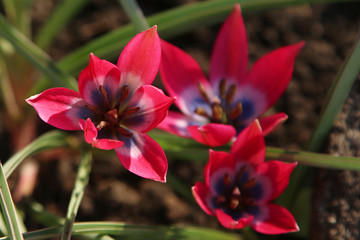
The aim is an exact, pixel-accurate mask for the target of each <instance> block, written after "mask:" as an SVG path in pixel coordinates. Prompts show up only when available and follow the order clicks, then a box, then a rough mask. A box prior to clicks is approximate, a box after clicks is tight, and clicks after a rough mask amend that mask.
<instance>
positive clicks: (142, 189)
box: [22, 0, 360, 239]
mask: <svg viewBox="0 0 360 240" xmlns="http://www.w3.org/2000/svg"><path fill="white" fill-rule="evenodd" d="M55 2H58V1H47V0H38V1H35V7H34V12H33V19H34V22H33V25H34V31H35V32H36V30H37V27H38V26H39V24H41V23H42V22H44V21H45V19H46V17H47V16H48V15H49V14H50V12H51V9H53V6H54V3H55ZM186 2H190V1H180V0H179V1H160V0H157V1H151V3H149V1H139V4H140V6H141V7H142V8H143V10H144V13H145V14H146V15H150V14H153V13H155V12H158V11H161V10H164V9H168V8H171V7H175V6H177V5H180V4H185V3H186ZM359 9H360V4H359V2H353V3H337V4H316V5H300V6H296V7H288V8H284V9H276V10H269V11H263V12H257V13H251V14H245V15H244V21H245V25H246V28H247V33H248V38H249V53H250V60H251V62H254V61H255V60H256V59H258V58H259V57H261V56H262V55H264V54H265V53H268V52H269V51H271V50H274V49H276V48H278V47H281V46H284V45H288V44H292V43H296V42H299V41H301V40H305V41H306V45H305V47H304V49H303V50H302V51H301V52H300V54H299V56H298V58H297V61H296V64H295V69H294V74H293V80H292V81H291V83H290V85H289V87H288V89H287V90H286V92H285V93H284V95H283V96H282V97H281V99H280V100H279V102H278V103H277V104H276V105H275V107H274V108H273V109H272V110H271V111H273V112H280V111H283V112H285V113H287V114H288V115H289V120H288V121H287V122H286V123H285V124H284V126H283V127H282V128H280V129H278V130H277V131H276V132H274V133H273V134H271V135H270V136H269V137H268V138H267V140H266V141H267V144H268V145H269V146H279V147H283V148H286V149H289V150H299V149H302V148H303V147H304V146H305V145H306V143H307V142H308V141H309V139H310V136H311V133H312V131H313V129H314V128H315V126H316V122H317V120H318V117H319V113H320V111H321V107H322V105H323V103H324V100H325V97H326V94H327V91H328V90H329V88H330V85H331V82H332V81H333V80H334V78H335V77H336V74H337V72H338V71H339V69H340V67H341V64H342V62H343V61H344V59H345V58H346V56H347V54H348V52H349V50H350V49H351V47H352V45H353V44H354V42H355V39H356V37H357V34H358V33H359V29H360V15H359ZM127 22H128V20H127V17H126V15H125V14H124V12H123V11H122V10H121V8H120V7H119V5H118V3H117V2H116V1H105V0H104V1H101V0H92V1H91V2H90V4H89V5H88V6H87V7H86V8H85V9H84V10H83V11H82V12H81V13H80V14H79V16H78V17H76V18H75V19H74V20H73V22H72V24H70V25H69V26H68V27H66V29H64V30H63V31H62V32H61V33H60V34H59V36H58V37H57V39H56V42H55V43H54V44H53V45H52V46H51V48H50V49H49V51H48V52H49V53H50V55H51V56H52V57H53V58H54V59H56V60H58V59H61V57H63V56H64V55H66V54H67V53H69V52H70V51H71V50H73V49H76V48H77V47H80V46H81V45H83V44H84V43H86V42H88V41H89V40H91V39H92V38H94V37H97V36H100V35H101V34H104V33H106V32H108V31H111V30H112V29H115V28H117V27H120V26H122V25H124V24H126V23H127ZM219 27H220V24H217V25H214V26H211V27H202V28H199V29H196V30H194V31H193V32H190V33H187V34H184V35H181V36H179V37H176V38H172V39H169V41H170V42H172V43H174V44H176V45H177V46H179V47H180V48H182V49H184V50H185V51H187V52H188V53H190V54H191V55H192V56H193V57H194V58H195V59H196V60H197V61H198V62H199V63H200V65H201V67H202V68H203V69H204V71H205V72H206V73H207V71H208V69H209V57H210V54H211V49H212V46H213V43H214V38H215V36H216V34H217V31H218V29H219ZM109 60H112V61H115V59H109ZM156 84H158V85H159V86H161V85H160V84H161V82H160V80H159V79H157V81H156ZM40 124H41V125H40V126H41V127H42V129H46V130H47V129H51V128H50V127H48V126H46V125H45V124H42V123H40ZM95 153H96V154H95V155H94V161H93V165H92V166H93V168H92V172H91V177H90V182H89V185H88V187H87V189H86V192H85V196H84V199H83V201H82V203H81V206H80V210H79V213H78V217H77V221H92V220H94V221H95V220H96V221H102V220H115V221H124V222H126V223H133V224H154V225H172V224H186V225H194V226H203V227H209V228H219V229H223V228H221V226H220V225H219V224H218V223H217V221H216V219H214V218H213V217H210V216H207V215H206V214H205V213H204V212H202V211H201V209H200V208H199V207H198V206H197V205H196V204H194V202H193V201H192V200H188V199H187V198H186V197H184V196H182V195H180V194H178V193H175V192H174V191H173V190H172V187H171V186H170V184H161V183H157V182H153V181H150V180H144V179H141V178H139V177H137V176H135V175H133V174H131V173H129V172H128V171H126V170H125V169H124V168H123V167H122V166H121V164H120V163H119V161H118V160H117V158H116V156H115V154H113V153H111V154H110V153H108V154H105V155H104V152H99V151H96V152H95ZM55 156H58V155H55ZM55 156H54V155H52V157H51V158H50V159H49V160H48V161H40V162H39V164H40V172H39V176H38V181H37V184H36V188H35V191H34V194H33V195H32V196H31V199H33V200H35V201H38V202H40V203H42V204H43V205H44V206H45V207H46V209H47V210H49V211H50V212H52V213H56V214H57V215H58V216H61V217H63V216H65V213H66V209H67V205H68V201H69V198H70V195H71V191H72V188H73V183H74V179H75V176H76V169H77V164H78V162H79V156H78V155H74V154H69V153H62V154H61V155H60V156H61V158H59V157H55ZM202 167H203V165H202V164H201V163H189V162H184V161H180V160H177V159H169V172H170V174H171V175H172V176H175V177H177V178H178V179H180V180H181V181H182V182H183V183H185V184H186V185H188V187H189V192H190V187H191V186H192V185H193V184H194V183H195V182H196V181H198V180H202ZM336 176H337V175H336ZM26 201H27V199H24V200H23V201H22V203H25V202H26ZM317 217H319V218H321V217H322V216H317ZM309 221H310V220H309ZM27 223H28V226H29V229H30V230H31V229H32V230H33V229H37V228H39V227H40V226H41V225H39V224H38V223H35V222H34V221H33V220H31V219H30V218H29V219H27ZM324 231H326V229H325V230H324ZM239 233H241V231H240V232H239ZM284 238H285V237H284ZM338 239H348V238H346V237H345V236H343V238H338ZM357 239H358V238H357Z"/></svg>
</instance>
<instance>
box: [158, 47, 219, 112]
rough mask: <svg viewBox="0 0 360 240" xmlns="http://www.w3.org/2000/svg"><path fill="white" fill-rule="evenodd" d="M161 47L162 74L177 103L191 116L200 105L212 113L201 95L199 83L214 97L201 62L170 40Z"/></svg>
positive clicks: (208, 95) (210, 97) (166, 86)
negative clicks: (200, 64)
mask: <svg viewBox="0 0 360 240" xmlns="http://www.w3.org/2000/svg"><path fill="white" fill-rule="evenodd" d="M161 47H162V56H161V64H160V75H161V78H162V81H163V83H164V86H165V88H166V90H167V91H168V93H169V94H170V95H171V96H173V97H176V99H177V100H176V101H175V104H176V105H177V106H178V108H179V109H180V110H181V111H182V112H183V113H184V114H186V115H189V116H191V115H193V114H194V111H195V109H197V108H198V107H201V108H203V109H204V110H206V111H207V112H208V113H209V114H210V113H211V109H210V105H209V103H208V102H206V101H205V100H204V98H203V97H202V96H201V93H200V88H199V84H201V85H202V87H203V92H204V93H206V95H207V97H208V98H209V99H213V98H214V95H213V93H212V89H211V87H210V85H209V83H208V81H207V79H206V77H205V75H204V73H203V72H202V70H201V68H200V66H199V64H198V63H197V62H196V61H195V60H194V59H193V58H192V57H191V56H190V55H189V54H187V53H185V52H184V51H182V50H181V49H179V48H177V47H175V46H174V45H172V44H170V43H168V42H165V41H161Z"/></svg>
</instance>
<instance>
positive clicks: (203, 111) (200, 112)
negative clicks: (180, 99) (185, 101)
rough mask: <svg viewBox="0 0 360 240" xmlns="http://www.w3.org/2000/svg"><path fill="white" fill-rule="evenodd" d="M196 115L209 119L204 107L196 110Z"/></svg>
mask: <svg viewBox="0 0 360 240" xmlns="http://www.w3.org/2000/svg"><path fill="white" fill-rule="evenodd" d="M194 113H196V114H198V115H200V116H203V117H209V115H208V114H207V112H206V111H205V109H203V108H202V107H198V108H196V109H195V111H194Z"/></svg>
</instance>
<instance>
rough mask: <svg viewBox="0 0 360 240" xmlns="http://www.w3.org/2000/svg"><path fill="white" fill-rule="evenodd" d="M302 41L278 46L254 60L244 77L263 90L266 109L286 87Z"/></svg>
mask: <svg viewBox="0 0 360 240" xmlns="http://www.w3.org/2000/svg"><path fill="white" fill-rule="evenodd" d="M304 44H305V43H304V42H300V43H297V44H293V45H289V46H286V47H281V48H278V49H276V50H274V51H272V52H270V53H268V54H266V55H265V56H263V57H261V58H260V59H259V60H258V61H256V62H255V63H254V65H253V67H252V68H251V70H250V72H249V75H248V77H247V79H246V82H247V83H251V84H252V85H253V86H254V88H256V89H258V90H259V91H261V92H263V94H264V95H265V97H266V99H267V101H266V104H267V106H266V109H268V108H269V107H271V106H273V105H274V104H275V102H276V101H277V100H278V99H279V97H280V96H281V95H282V94H283V92H284V91H285V89H286V88H287V86H288V84H289V82H290V80H291V76H292V73H293V69H294V62H295V58H296V56H297V55H298V53H299V52H300V50H301V49H302V47H303V46H304Z"/></svg>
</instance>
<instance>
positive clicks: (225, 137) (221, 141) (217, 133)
mask: <svg viewBox="0 0 360 240" xmlns="http://www.w3.org/2000/svg"><path fill="white" fill-rule="evenodd" d="M187 129H188V131H189V133H190V135H191V137H192V138H193V139H194V140H196V141H198V142H199V143H202V144H205V145H208V146H211V147H219V146H222V145H225V144H227V143H228V142H230V141H231V140H232V139H233V138H234V136H235V135H236V130H235V128H234V127H233V126H231V125H225V124H218V123H209V124H206V125H204V126H201V127H199V126H189V127H188V128H187Z"/></svg>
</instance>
